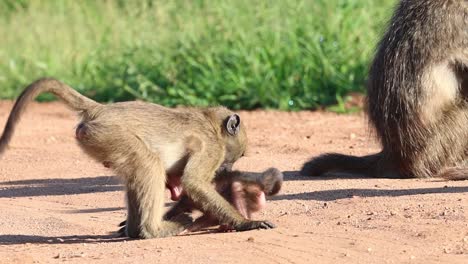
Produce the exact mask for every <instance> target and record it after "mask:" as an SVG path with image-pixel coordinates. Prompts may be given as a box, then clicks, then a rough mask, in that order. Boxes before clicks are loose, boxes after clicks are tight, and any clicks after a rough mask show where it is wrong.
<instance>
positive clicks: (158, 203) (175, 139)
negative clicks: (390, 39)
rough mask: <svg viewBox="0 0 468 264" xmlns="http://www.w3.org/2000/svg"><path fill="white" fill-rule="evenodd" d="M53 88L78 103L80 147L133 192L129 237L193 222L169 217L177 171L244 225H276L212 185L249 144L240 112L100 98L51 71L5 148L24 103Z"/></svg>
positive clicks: (35, 88)
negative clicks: (167, 197) (167, 193)
mask: <svg viewBox="0 0 468 264" xmlns="http://www.w3.org/2000/svg"><path fill="white" fill-rule="evenodd" d="M42 92H50V93H52V94H54V95H56V96H57V97H58V98H60V99H61V100H62V101H64V102H65V103H66V105H68V106H69V107H71V108H72V109H74V110H76V111H79V112H80V116H81V122H80V123H79V125H78V126H77V129H76V138H77V141H78V144H79V145H80V147H81V148H82V149H83V150H84V151H85V152H86V153H87V154H89V155H90V156H91V157H93V158H94V159H96V160H97V161H99V162H102V163H104V164H111V166H112V169H113V170H114V171H115V172H116V174H118V175H119V176H122V177H123V179H124V181H125V185H126V194H127V205H128V214H127V225H126V234H127V235H128V236H129V237H140V238H154V237H165V236H171V235H176V234H178V233H180V232H181V231H182V230H184V228H185V227H186V226H187V225H188V224H190V223H191V219H188V218H186V217H180V218H177V219H169V220H163V213H164V190H165V185H166V184H165V182H166V176H167V177H169V178H170V177H172V176H173V175H177V176H178V177H180V179H181V186H182V187H183V189H184V191H185V192H186V194H187V196H188V197H190V199H192V200H193V202H194V203H196V204H198V205H200V207H201V208H203V210H204V211H206V212H210V213H211V214H213V215H215V216H216V217H217V218H218V219H220V220H221V221H222V222H223V223H224V222H225V223H229V224H231V225H232V226H233V228H234V229H236V230H238V231H244V230H250V229H258V228H264V229H267V228H272V227H273V225H272V224H271V223H269V222H268V221H252V220H249V219H246V218H245V217H243V216H242V215H241V214H240V213H239V212H238V211H237V210H236V209H235V208H234V207H233V206H232V205H230V204H229V203H228V202H227V201H226V200H225V199H224V198H223V197H222V196H221V195H220V194H219V193H218V192H216V190H215V189H214V187H213V186H212V184H211V182H212V180H213V178H214V177H215V172H216V170H218V169H222V168H223V167H225V166H227V167H229V166H230V164H232V163H234V162H235V161H236V160H237V159H239V158H240V157H241V156H242V155H243V153H244V151H245V148H246V144H247V136H246V132H245V127H244V125H243V124H241V120H240V117H239V116H238V115H237V114H235V113H233V112H231V111H230V110H228V109H226V108H224V107H213V108H201V109H199V108H191V109H169V108H165V107H163V106H160V105H156V104H150V103H142V102H122V103H114V104H107V105H103V104H99V103H97V102H95V101H93V100H91V99H89V98H87V97H85V96H83V95H81V94H79V93H78V92H76V91H75V90H73V89H72V88H71V87H69V86H68V85H66V84H64V83H62V82H60V81H58V80H55V79H51V78H44V79H40V80H37V81H35V82H33V83H32V84H30V85H29V86H28V87H26V89H25V90H24V91H23V93H22V94H21V95H20V96H19V98H18V99H17V101H16V102H15V105H14V106H13V110H12V111H11V113H10V116H9V117H8V121H7V123H6V126H5V129H4V132H3V135H2V137H1V138H0V155H1V154H3V152H4V151H5V149H6V147H7V144H8V142H9V141H10V139H11V137H12V135H13V132H14V129H15V126H16V124H17V122H18V121H19V119H20V117H21V115H22V113H23V111H24V109H25V107H26V106H27V104H28V103H29V102H30V101H32V100H33V99H34V98H35V97H36V96H37V95H39V94H40V93H42Z"/></svg>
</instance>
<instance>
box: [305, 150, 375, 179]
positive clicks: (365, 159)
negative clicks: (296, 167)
mask: <svg viewBox="0 0 468 264" xmlns="http://www.w3.org/2000/svg"><path fill="white" fill-rule="evenodd" d="M381 158H382V153H381V152H380V153H376V154H372V155H367V156H362V157H357V156H350V155H344V154H339V153H326V154H323V155H320V156H318V157H315V158H312V159H311V160H310V161H308V162H306V163H305V164H304V166H303V167H302V169H301V171H300V173H301V174H302V175H307V176H320V175H322V174H324V173H327V172H331V171H340V172H348V173H359V174H363V175H365V176H368V177H372V176H375V175H374V174H375V172H376V168H377V166H378V163H379V160H380V159H381Z"/></svg>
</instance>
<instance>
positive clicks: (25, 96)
mask: <svg viewBox="0 0 468 264" xmlns="http://www.w3.org/2000/svg"><path fill="white" fill-rule="evenodd" d="M44 92H49V93H52V94H54V95H55V96H57V97H59V98H60V99H62V100H63V101H64V102H65V103H66V104H67V105H68V106H69V107H71V108H72V109H74V110H77V111H86V110H89V109H91V108H94V107H96V106H98V105H99V104H98V103H97V102H95V101H93V100H91V99H89V98H87V97H85V96H83V95H81V94H80V93H78V92H77V91H75V90H74V89H73V88H71V87H70V86H68V85H66V84H64V83H62V82H60V81H58V80H56V79H53V78H42V79H39V80H37V81H35V82H33V83H31V84H30V85H28V87H26V89H24V91H23V92H22V93H21V95H20V96H19V97H18V99H17V100H16V102H15V105H14V106H13V109H12V110H11V113H10V116H9V117H8V121H7V123H6V125H5V129H4V130H3V134H2V137H0V155H1V154H2V153H3V152H4V151H5V150H6V148H7V146H8V143H9V142H10V140H11V137H12V135H13V132H14V130H15V126H16V123H18V121H19V119H20V117H21V115H22V113H23V112H24V110H25V109H26V106H27V105H28V104H29V102H31V101H32V100H34V99H35V98H36V97H37V96H38V95H39V94H41V93H44Z"/></svg>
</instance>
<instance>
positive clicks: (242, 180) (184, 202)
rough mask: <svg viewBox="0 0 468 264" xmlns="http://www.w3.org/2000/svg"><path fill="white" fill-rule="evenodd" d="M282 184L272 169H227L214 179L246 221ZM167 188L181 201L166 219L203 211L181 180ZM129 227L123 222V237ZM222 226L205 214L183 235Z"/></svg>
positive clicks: (279, 176) (224, 195) (167, 214)
mask: <svg viewBox="0 0 468 264" xmlns="http://www.w3.org/2000/svg"><path fill="white" fill-rule="evenodd" d="M282 184H283V174H282V173H281V172H280V171H279V170H278V169H276V168H269V169H267V170H266V171H264V172H263V173H255V172H241V171H228V170H223V171H221V172H219V173H217V175H216V178H215V180H214V185H215V188H216V190H217V191H218V192H219V193H220V194H221V195H222V196H223V197H224V199H226V200H227V201H228V202H229V203H230V204H232V205H233V206H234V207H235V208H236V209H237V211H239V212H240V214H241V215H242V216H244V217H245V218H246V219H251V217H252V213H255V212H259V211H260V210H262V209H263V208H264V207H265V204H266V198H265V196H272V195H275V194H277V193H278V192H279V191H280V189H281V186H282ZM167 187H168V188H169V189H170V191H171V199H172V200H174V201H179V202H178V203H177V205H176V206H174V207H172V208H171V209H170V210H169V211H168V212H167V213H166V215H165V216H164V218H165V219H172V218H174V217H178V216H179V215H181V214H185V213H191V212H193V211H194V210H201V211H202V212H203V209H202V208H201V207H200V206H198V205H196V204H195V203H194V202H193V201H192V200H191V199H190V198H189V197H188V196H187V195H186V194H185V192H184V191H183V189H182V187H181V186H179V185H178V181H177V180H175V181H173V182H171V183H168V185H167ZM174 189H177V190H174ZM125 224H126V221H123V222H122V223H120V226H122V228H121V229H120V230H119V234H120V235H121V236H124V235H125ZM219 224H220V221H219V220H218V219H217V218H216V216H214V215H213V214H211V213H209V212H204V214H203V216H201V217H199V218H198V219H196V220H195V222H194V223H193V224H192V225H190V226H189V227H187V229H186V230H184V231H183V232H181V233H180V234H185V233H188V232H194V231H199V230H201V229H203V228H206V227H210V226H215V225H219ZM221 224H222V225H221V226H220V230H221V231H228V230H232V227H231V226H230V225H228V224H223V223H221Z"/></svg>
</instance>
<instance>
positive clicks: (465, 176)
mask: <svg viewBox="0 0 468 264" xmlns="http://www.w3.org/2000/svg"><path fill="white" fill-rule="evenodd" d="M437 177H440V178H444V179H446V180H449V181H464V180H468V168H449V169H446V170H444V171H442V172H441V173H439V175H437Z"/></svg>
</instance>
